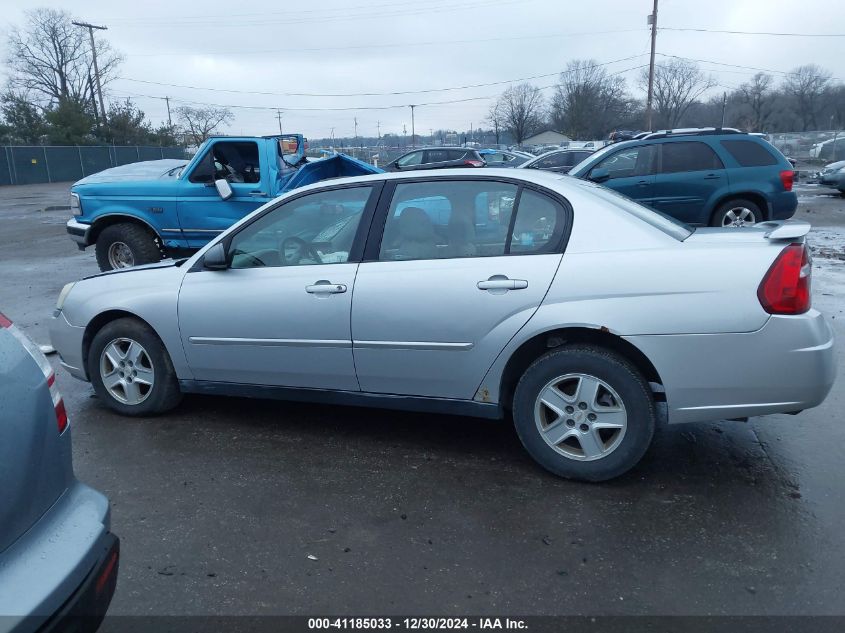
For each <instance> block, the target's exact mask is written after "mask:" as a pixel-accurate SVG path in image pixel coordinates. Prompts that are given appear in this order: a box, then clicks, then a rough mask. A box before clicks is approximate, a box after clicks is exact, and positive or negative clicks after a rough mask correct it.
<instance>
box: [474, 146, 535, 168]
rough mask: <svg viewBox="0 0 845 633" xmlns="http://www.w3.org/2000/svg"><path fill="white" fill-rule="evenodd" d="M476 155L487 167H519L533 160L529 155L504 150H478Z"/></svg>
mask: <svg viewBox="0 0 845 633" xmlns="http://www.w3.org/2000/svg"><path fill="white" fill-rule="evenodd" d="M478 153H479V155H480V156H481V158H483V159H484V162H485V163H486V164H487V167H519V166H520V165H521V164H522V163H524V162H526V161H528V160H530V159H532V158H533V156H532V155H531V154H527V153H523V152H514V151H511V150H506V149H480V150H478Z"/></svg>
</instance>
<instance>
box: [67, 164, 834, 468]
mask: <svg viewBox="0 0 845 633" xmlns="http://www.w3.org/2000/svg"><path fill="white" fill-rule="evenodd" d="M326 205H331V206H332V207H334V208H338V207H342V208H343V209H344V210H345V211H344V214H343V220H342V221H343V225H342V227H341V228H339V229H338V227H337V223H338V221H335V222H334V223H330V222H329V220H328V219H327V218H326V217H325V216H324V215H323V214H322V213H321V209H322V208H323V207H324V206H326ZM809 228H810V227H809V225H808V224H807V223H806V222H799V223H778V222H772V223H768V224H761V225H758V226H757V227H754V228H750V229H748V230H746V231H731V230H725V229H699V230H696V231H694V232H693V231H692V230H691V229H690V228H689V227H688V226H687V225H684V224H681V223H678V222H676V221H674V220H670V219H668V218H666V217H664V216H663V215H660V214H658V213H655V212H653V211H652V210H650V209H647V208H645V207H643V206H641V205H639V204H636V203H635V202H632V201H631V200H629V199H628V198H626V197H624V196H621V195H618V194H616V193H615V192H613V191H610V190H608V189H605V188H604V187H600V186H597V185H595V184H593V183H590V182H586V181H581V180H578V179H575V178H566V177H561V176H559V175H557V174H550V173H547V172H544V171H542V170H533V169H483V170H479V169H454V170H432V171H429V172H425V173H421V172H415V173H408V174H380V175H373V176H363V177H358V178H343V179H338V180H335V181H330V182H323V183H319V184H317V185H314V186H311V187H307V188H303V189H300V190H297V191H295V192H291V193H289V194H287V195H285V196H283V197H281V198H279V199H278V200H277V201H276V202H275V203H274V204H271V205H267V206H266V207H264V208H263V209H261V210H259V211H257V212H255V213H254V214H252V215H251V216H249V217H248V218H246V219H244V220H243V221H241V222H239V223H238V224H236V225H235V226H233V227H232V228H230V229H229V230H228V231H226V232H225V233H224V234H223V235H221V236H219V237H217V238H214V240H213V241H212V243H211V244H209V245H208V246H207V247H206V248H205V249H203V250H202V251H201V252H200V253H198V254H196V255H194V256H193V257H192V258H191V259H188V260H182V261H178V262H168V263H164V262H163V263H161V264H158V265H155V266H149V267H145V268H136V269H126V270H121V271H114V272H112V273H106V274H103V275H98V276H95V277H89V278H87V279H84V280H82V281H80V282H77V283H75V284H69V285H68V286H66V287H65V288H64V289H63V291H62V297H61V298H60V301H59V304H58V308H57V310H56V312H55V314H54V316H53V319H52V323H51V337H52V341H53V345H54V346H55V348H56V349H57V350H58V352H59V354H60V355H61V362H62V364H63V366H64V367H65V368H67V370H68V371H69V372H70V373H71V374H73V375H74V376H76V377H77V378H81V379H83V380H89V381H91V382H92V383H93V386H94V390H95V391H96V393H97V395H98V396H99V398H100V401H101V402H102V403H104V404H106V405H107V406H109V407H111V408H112V409H114V410H115V411H117V412H119V413H121V414H124V415H131V416H147V415H152V414H156V413H161V412H164V411H167V410H168V409H171V408H172V407H174V406H176V404H177V403H178V402H179V400H180V398H181V395H182V394H183V393H190V392H194V393H209V394H220V395H223V394H230V395H240V396H253V397H262V398H263V397H277V398H283V399H285V398H286V399H294V400H306V401H324V402H330V403H332V404H333V405H343V404H350V405H351V404H355V405H363V406H377V407H388V408H397V409H411V410H416V411H420V410H422V411H431V412H437V413H456V414H465V415H475V416H480V417H488V418H503V417H505V412H506V411H510V412H511V413H512V415H513V420H514V423H515V425H516V430H517V432H518V434H519V437H520V439H521V440H522V442H523V444H524V445H525V447H526V449H527V450H528V452H529V453H530V454H531V455H532V456H533V457H534V459H535V460H537V462H538V463H540V464H541V465H543V466H544V467H545V468H547V469H549V470H550V471H552V472H554V473H557V474H559V475H563V476H566V477H574V478H578V479H586V480H594V481H595V480H604V479H609V478H611V477H615V476H617V475H620V474H622V473H623V472H625V471H626V470H628V469H629V468H631V467H632V466H634V465H635V464H636V463H637V462H638V461H639V460H640V458H641V457H642V456H643V454H644V453H645V451H646V449H647V448H648V446H649V445H650V443H651V440H652V436H653V434H654V431H655V428H656V427H657V426H658V425H659V424H663V423H667V422H668V423H680V422H696V421H711V420H721V419H725V418H741V417H745V416H751V415H753V416H758V415H762V414H767V413H783V412H788V413H797V412H799V411H801V410H802V409H806V408H809V407H813V406H816V405H818V404H819V403H820V402H821V401H822V400H823V399H824V398H825V396H826V395H827V393H828V391H829V390H830V388H831V385H832V384H833V380H834V373H835V366H836V364H835V359H834V353H833V348H832V342H833V334H832V332H831V330H830V327H829V326H828V324H827V321H826V319H825V318H824V317H823V316H822V315H821V314H819V312H817V311H816V310H813V309H812V308H811V306H810V276H811V272H812V271H811V268H810V265H809V253H808V251H807V249H806V247H805V245H804V243H803V240H804V236H805V235H806V233H807V232H808V231H809ZM740 245H741V247H742V248H737V246H740Z"/></svg>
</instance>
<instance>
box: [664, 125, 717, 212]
mask: <svg viewBox="0 0 845 633" xmlns="http://www.w3.org/2000/svg"><path fill="white" fill-rule="evenodd" d="M658 147H659V148H660V159H659V166H658V169H657V177H656V178H655V181H654V208H655V209H657V210H658V211H662V212H663V213H666V214H667V215H671V216H672V217H674V218H677V219H678V220H681V221H682V222H689V223H692V224H707V221H708V218H706V217H704V213H705V207H706V206H707V202H708V200H709V199H710V198H711V196H712V195H713V194H714V193H715V192H716V191H717V190H718V189H724V188H726V187H727V185H728V175H727V171H726V170H725V165H724V164H723V163H722V160H721V159H720V158H719V157H718V156H717V155H716V152H714V151H713V150H712V149H711V148H710V146H709V145H707V144H706V143H702V142H701V141H673V142H665V143H661V144H659V145H658Z"/></svg>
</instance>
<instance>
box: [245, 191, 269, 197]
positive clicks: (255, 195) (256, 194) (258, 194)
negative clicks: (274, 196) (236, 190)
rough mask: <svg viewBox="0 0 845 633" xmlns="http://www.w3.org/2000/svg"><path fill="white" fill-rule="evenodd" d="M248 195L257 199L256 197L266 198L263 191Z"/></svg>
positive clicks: (252, 192) (251, 192)
mask: <svg viewBox="0 0 845 633" xmlns="http://www.w3.org/2000/svg"><path fill="white" fill-rule="evenodd" d="M249 195H251V196H254V197H256V198H258V197H260V198H266V197H267V194H266V193H265V192H263V191H250V192H249Z"/></svg>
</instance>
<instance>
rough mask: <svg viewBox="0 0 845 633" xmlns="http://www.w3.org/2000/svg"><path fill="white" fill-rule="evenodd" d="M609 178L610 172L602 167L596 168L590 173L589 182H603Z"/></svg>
mask: <svg viewBox="0 0 845 633" xmlns="http://www.w3.org/2000/svg"><path fill="white" fill-rule="evenodd" d="M609 178H610V172H609V171H608V170H607V169H605V168H604V167H596V168H595V169H594V170H593V171H591V172H590V180H592V181H593V182H604V181H605V180H608V179H609Z"/></svg>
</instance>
